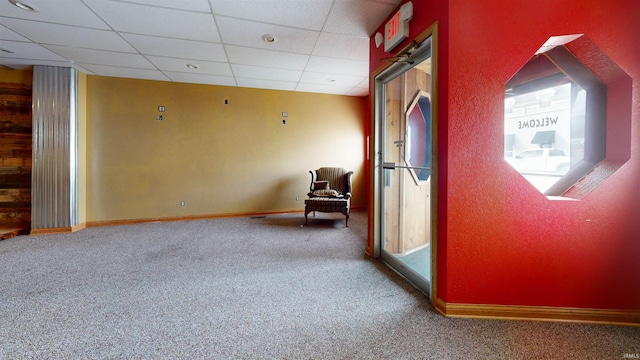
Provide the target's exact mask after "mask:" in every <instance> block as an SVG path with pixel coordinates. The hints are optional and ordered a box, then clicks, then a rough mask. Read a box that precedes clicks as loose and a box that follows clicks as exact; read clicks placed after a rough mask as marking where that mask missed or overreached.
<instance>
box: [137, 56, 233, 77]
mask: <svg viewBox="0 0 640 360" xmlns="http://www.w3.org/2000/svg"><path fill="white" fill-rule="evenodd" d="M147 59H149V61H151V63H153V64H154V65H155V66H156V67H157V68H158V69H160V70H162V71H163V72H165V73H166V72H167V71H172V72H183V73H191V74H208V75H221V76H233V73H232V72H231V67H230V66H229V64H228V63H225V62H213V61H203V60H193V59H177V58H168V57H162V56H147ZM187 64H193V65H197V66H198V68H197V69H190V68H188V67H187Z"/></svg>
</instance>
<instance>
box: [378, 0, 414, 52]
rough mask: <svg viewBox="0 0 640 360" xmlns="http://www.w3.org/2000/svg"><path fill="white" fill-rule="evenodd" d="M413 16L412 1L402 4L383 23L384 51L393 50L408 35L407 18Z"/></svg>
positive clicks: (409, 18)
mask: <svg viewBox="0 0 640 360" xmlns="http://www.w3.org/2000/svg"><path fill="white" fill-rule="evenodd" d="M411 17H413V3H411V1H409V2H408V3H406V4H404V5H402V6H401V7H400V10H398V12H397V13H395V14H394V15H393V16H392V17H391V19H389V21H387V23H386V24H385V25H384V33H385V36H384V51H385V52H389V51H391V50H393V48H395V47H396V46H398V44H400V43H401V42H402V41H403V40H404V39H406V38H407V37H409V20H411Z"/></svg>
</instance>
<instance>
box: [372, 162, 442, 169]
mask: <svg viewBox="0 0 640 360" xmlns="http://www.w3.org/2000/svg"><path fill="white" fill-rule="evenodd" d="M382 168H383V169H389V170H395V169H420V170H431V167H426V166H404V165H398V164H396V163H394V162H383V163H382Z"/></svg>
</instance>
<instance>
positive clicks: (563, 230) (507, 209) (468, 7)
mask: <svg viewBox="0 0 640 360" xmlns="http://www.w3.org/2000/svg"><path fill="white" fill-rule="evenodd" d="M435 3H438V4H435ZM413 5H414V17H413V20H412V21H411V31H410V38H413V37H415V36H417V35H418V34H419V33H420V32H421V31H422V30H424V29H426V28H427V27H428V26H430V25H431V24H432V23H433V22H434V21H436V20H437V21H439V24H440V25H439V34H440V36H439V38H438V43H439V46H438V54H439V59H438V67H439V69H438V74H437V75H438V96H439V98H438V106H439V108H438V109H439V110H438V122H439V123H438V126H439V131H438V137H439V140H438V141H439V142H438V151H439V152H438V154H439V155H438V159H437V161H438V164H439V169H440V173H439V176H438V181H439V193H438V194H437V195H436V196H437V198H438V209H437V211H438V216H439V222H438V229H437V232H438V289H437V294H438V297H439V298H441V299H442V300H444V301H446V302H448V303H465V304H502V305H530V306H555V307H576V308H594V309H619V310H640V42H638V40H637V34H638V33H640V3H639V2H638V1H635V0H619V1H594V0H588V1H581V0H539V1H528V2H526V1H511V2H509V1H502V0H486V1H477V0H451V1H449V2H448V3H444V4H443V2H439V1H419V0H414V1H413ZM442 7H448V8H442ZM383 25H384V24H383ZM380 29H381V30H382V29H383V26H381V28H380ZM567 34H584V35H585V36H586V37H587V38H588V39H589V40H590V41H591V42H593V43H594V44H595V45H596V46H597V47H598V48H599V49H600V50H601V51H602V52H603V53H605V54H606V55H607V56H608V57H609V58H610V59H611V60H613V61H614V62H615V63H616V64H617V65H618V66H619V67H620V68H621V69H622V70H623V71H624V72H626V74H627V75H628V76H629V77H630V78H631V79H632V81H633V85H632V95H631V97H632V101H631V109H630V110H629V111H627V112H626V113H627V114H628V113H629V112H630V113H631V126H630V129H629V128H628V126H627V127H626V128H627V129H628V130H625V131H621V128H620V127H619V126H616V121H617V120H616V119H615V116H612V114H613V115H615V114H616V111H611V109H610V111H609V112H608V116H609V118H608V119H607V142H608V145H607V151H608V153H609V155H611V154H614V153H616V150H617V149H619V147H618V146H617V144H629V143H630V159H629V160H628V161H626V162H625V163H624V165H622V166H621V167H619V168H618V169H617V171H615V172H614V173H613V174H612V175H610V176H609V177H608V178H607V179H606V180H605V181H604V182H602V183H601V184H600V185H599V186H598V187H596V188H595V189H594V190H593V191H591V192H590V193H588V194H587V195H586V196H585V197H584V198H583V199H581V200H550V199H548V198H546V197H545V196H543V195H542V194H540V193H539V192H537V191H536V190H535V189H534V188H533V187H532V186H531V185H530V184H529V183H528V182H527V181H526V180H525V179H524V178H522V177H521V176H520V175H519V174H518V173H517V172H516V171H515V170H513V169H512V168H511V167H510V166H509V165H508V164H507V163H506V162H505V161H504V159H503V158H502V157H503V111H504V85H505V83H506V82H507V80H509V78H510V77H511V76H512V75H513V74H514V73H515V72H516V71H517V70H518V69H519V68H520V67H521V66H522V65H523V64H524V63H525V62H526V61H527V60H528V59H529V58H530V57H531V55H532V54H533V53H534V52H535V51H536V50H537V49H538V48H539V47H540V46H541V45H542V44H543V43H544V42H545V41H546V40H547V39H548V38H549V37H551V36H557V35H567ZM401 46H402V45H401ZM381 52H382V50H381V49H376V48H375V45H373V42H372V51H371V70H372V72H373V71H375V70H376V69H377V68H378V67H379V66H380V65H381V64H382V63H381V62H380V61H379V59H380V58H381V57H384V55H382V54H381ZM386 56H388V55H386ZM611 95H613V94H609V96H611ZM621 96H624V94H622V95H621ZM627 96H628V95H627ZM627 104H628V102H627ZM612 117H613V118H612ZM623 130H624V129H623ZM627 149H628V146H627ZM622 152H623V153H624V152H626V150H625V151H622Z"/></svg>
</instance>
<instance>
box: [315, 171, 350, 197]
mask: <svg viewBox="0 0 640 360" xmlns="http://www.w3.org/2000/svg"><path fill="white" fill-rule="evenodd" d="M347 173H348V172H347V171H346V170H345V169H343V168H336V167H322V168H320V169H318V170H316V179H315V181H328V182H329V186H330V187H331V188H332V189H335V190H338V191H340V193H341V194H346V193H348V192H351V184H350V183H349V180H350V177H348V176H347Z"/></svg>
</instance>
